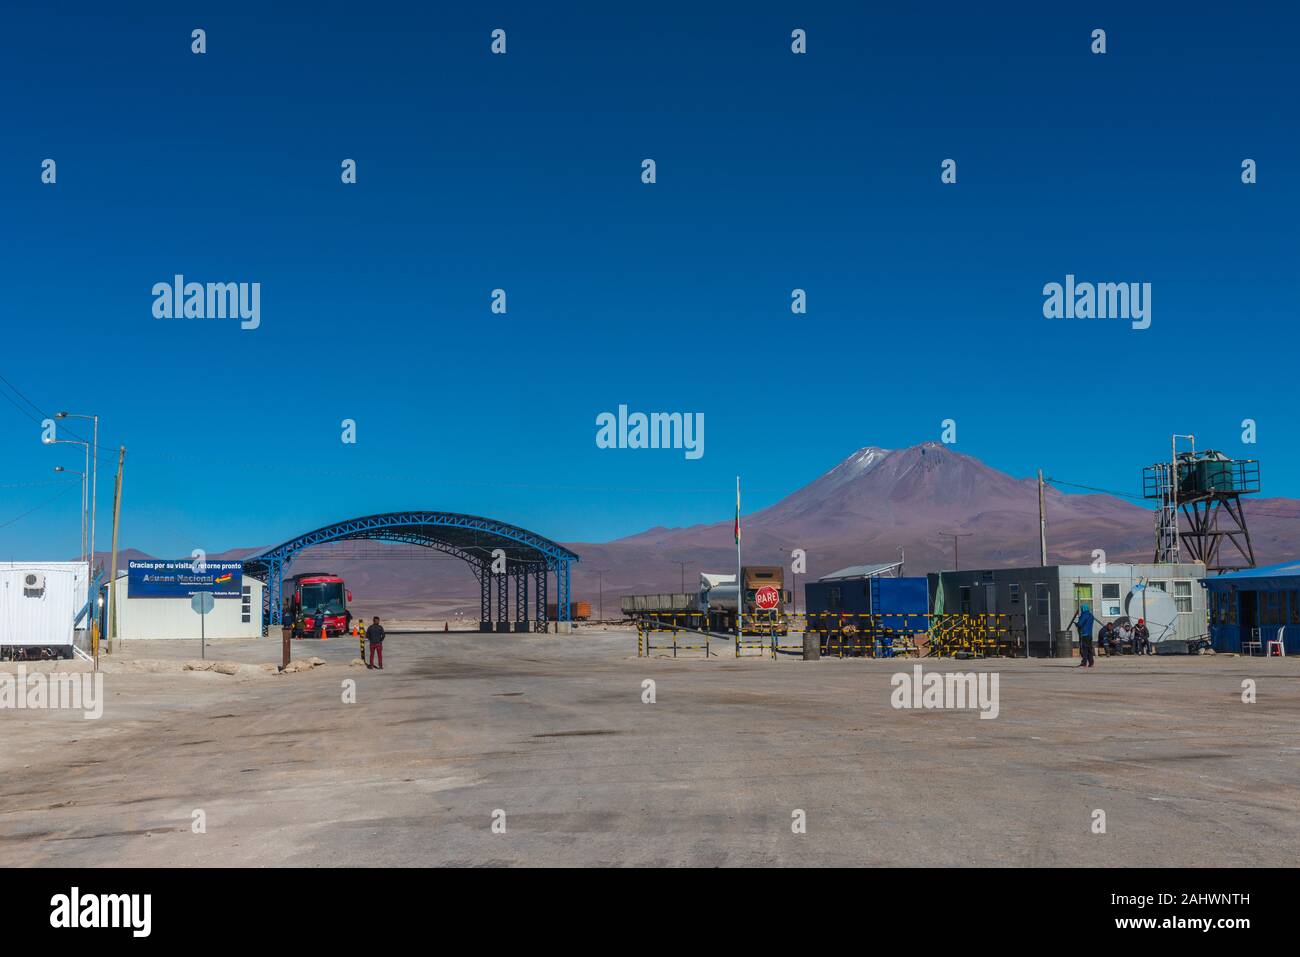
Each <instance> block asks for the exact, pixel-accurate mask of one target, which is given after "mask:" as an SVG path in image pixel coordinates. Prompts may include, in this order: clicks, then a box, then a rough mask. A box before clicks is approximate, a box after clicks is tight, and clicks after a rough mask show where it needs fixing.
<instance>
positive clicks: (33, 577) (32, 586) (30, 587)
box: [23, 572, 45, 591]
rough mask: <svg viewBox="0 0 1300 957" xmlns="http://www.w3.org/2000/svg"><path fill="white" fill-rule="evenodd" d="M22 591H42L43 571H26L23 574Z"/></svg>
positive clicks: (43, 582) (43, 583)
mask: <svg viewBox="0 0 1300 957" xmlns="http://www.w3.org/2000/svg"><path fill="white" fill-rule="evenodd" d="M23 590H24V591H44V590H45V572H26V573H24V574H23Z"/></svg>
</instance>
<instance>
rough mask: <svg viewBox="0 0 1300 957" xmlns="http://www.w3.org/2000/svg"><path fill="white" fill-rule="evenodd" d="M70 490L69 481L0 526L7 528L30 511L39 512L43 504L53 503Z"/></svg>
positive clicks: (19, 520) (43, 506)
mask: <svg viewBox="0 0 1300 957" xmlns="http://www.w3.org/2000/svg"><path fill="white" fill-rule="evenodd" d="M78 484H80V482H78ZM71 490H72V485H71V483H69V484H68V487H67V488H65V489H63V490H62V491H60V492H56V493H55V494H54V495H53V496H52V497H50V498H48V499H46V500H45V501H44V502H42V503H41V504H40V505H37V506H36V507H35V508H29V509H28V510H27V511H25V512H23V513H22V514H21V515H19V516H17V517H15V518H11V519H9V521H7V522H4V523H2V524H0V528H8V527H9V526H10V525H12V524H14V523H15V522H21V521H22V520H23V519H24V518H26V517H27V516H28V515H30V514H32V512H39V511H40V510H41V509H43V508H45V506H47V505H51V504H53V503H54V502H56V501H57V500H58V499H59V498H61V497H62V496H64V495H67V494H68V492H70V491H71Z"/></svg>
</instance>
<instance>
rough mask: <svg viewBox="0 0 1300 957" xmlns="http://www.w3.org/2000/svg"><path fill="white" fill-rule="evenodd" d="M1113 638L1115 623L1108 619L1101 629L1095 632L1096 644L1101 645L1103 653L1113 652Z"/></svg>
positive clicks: (1110, 653)
mask: <svg viewBox="0 0 1300 957" xmlns="http://www.w3.org/2000/svg"><path fill="white" fill-rule="evenodd" d="M1115 639H1116V632H1115V625H1114V623H1113V622H1109V621H1108V622H1106V624H1104V625H1102V626H1101V631H1100V632H1098V633H1097V644H1098V645H1099V646H1100V647H1101V650H1102V653H1103V654H1106V655H1113V654H1115Z"/></svg>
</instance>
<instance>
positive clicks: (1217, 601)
mask: <svg viewBox="0 0 1300 957" xmlns="http://www.w3.org/2000/svg"><path fill="white" fill-rule="evenodd" d="M1205 587H1206V589H1207V591H1208V593H1209V594H1208V597H1209V612H1210V641H1211V646H1212V647H1213V648H1214V650H1215V651H1226V652H1240V653H1243V654H1263V653H1265V652H1266V651H1267V650H1268V643H1269V642H1270V641H1281V642H1282V647H1283V648H1284V649H1285V650H1286V653H1287V654H1288V655H1296V654H1300V560H1297V561H1291V562H1284V563H1283V564H1281V565H1269V566H1267V567H1264V568H1246V569H1242V570H1241V571H1237V572H1229V573H1227V574H1226V575H1215V576H1214V577H1212V578H1206V579H1205Z"/></svg>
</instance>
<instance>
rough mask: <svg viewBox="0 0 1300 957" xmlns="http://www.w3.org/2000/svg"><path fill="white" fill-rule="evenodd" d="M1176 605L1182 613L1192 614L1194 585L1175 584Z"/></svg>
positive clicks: (1188, 583)
mask: <svg viewBox="0 0 1300 957" xmlns="http://www.w3.org/2000/svg"><path fill="white" fill-rule="evenodd" d="M1174 604H1175V605H1177V606H1178V610H1179V611H1180V612H1185V613H1190V612H1191V610H1192V583H1191V582H1174Z"/></svg>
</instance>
